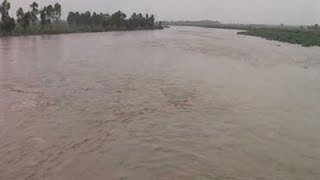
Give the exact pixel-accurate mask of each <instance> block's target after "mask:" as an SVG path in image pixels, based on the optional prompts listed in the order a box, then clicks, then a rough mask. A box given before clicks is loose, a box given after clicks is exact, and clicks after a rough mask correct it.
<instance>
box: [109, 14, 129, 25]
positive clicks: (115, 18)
mask: <svg viewBox="0 0 320 180" xmlns="http://www.w3.org/2000/svg"><path fill="white" fill-rule="evenodd" d="M126 17H127V15H126V14H125V13H123V12H121V11H118V12H116V13H114V14H112V16H111V19H110V20H111V24H112V25H115V26H116V27H117V28H120V27H121V26H124V25H125V20H126Z"/></svg>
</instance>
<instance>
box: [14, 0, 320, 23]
mask: <svg viewBox="0 0 320 180" xmlns="http://www.w3.org/2000/svg"><path fill="white" fill-rule="evenodd" d="M9 1H10V2H11V4H12V10H11V14H15V11H16V9H17V8H18V7H23V8H24V9H25V8H27V7H28V4H31V2H33V1H34V0H9ZM37 2H38V3H39V4H40V6H41V7H42V6H44V5H46V4H49V3H51V4H54V3H56V2H59V3H60V4H62V7H63V13H64V18H65V17H66V14H67V13H68V11H85V10H90V11H96V12H108V13H110V12H114V11H117V10H122V11H124V12H126V13H128V14H129V13H132V12H133V11H136V12H142V13H153V14H155V15H156V17H157V19H159V20H219V21H221V22H226V23H260V24H280V23H284V24H316V23H318V24H320V0H37Z"/></svg>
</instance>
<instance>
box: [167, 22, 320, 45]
mask: <svg viewBox="0 0 320 180" xmlns="http://www.w3.org/2000/svg"><path fill="white" fill-rule="evenodd" d="M164 24H165V25H176V26H195V27H204V28H215V29H235V30H242V32H239V33H237V34H239V35H247V36H256V37H262V38H265V39H267V40H275V41H280V42H286V43H291V44H300V45H302V46H305V47H310V46H320V28H319V26H318V25H314V26H290V25H263V24H223V23H220V22H218V21H177V22H164Z"/></svg>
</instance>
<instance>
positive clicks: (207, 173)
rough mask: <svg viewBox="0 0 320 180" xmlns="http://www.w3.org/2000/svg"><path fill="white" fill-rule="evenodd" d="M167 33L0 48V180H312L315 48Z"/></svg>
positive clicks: (58, 38) (61, 38) (316, 161)
mask: <svg viewBox="0 0 320 180" xmlns="http://www.w3.org/2000/svg"><path fill="white" fill-rule="evenodd" d="M236 32H237V31H234V30H221V29H205V28H193V27H172V28H170V29H166V30H158V31H134V32H108V33H86V34H67V35H53V36H28V37H10V38H1V39H0V110H1V111H0V180H88V179H91V180H109V179H110V180H125V179H129V180H131V179H132V180H144V179H146V180H153V179H154V180H209V179H213V180H225V179H226V180H302V179H303V180H319V179H320V48H318V47H312V48H305V47H301V46H298V45H290V44H285V43H280V42H275V41H267V40H264V39H260V38H256V37H246V36H239V35H236Z"/></svg>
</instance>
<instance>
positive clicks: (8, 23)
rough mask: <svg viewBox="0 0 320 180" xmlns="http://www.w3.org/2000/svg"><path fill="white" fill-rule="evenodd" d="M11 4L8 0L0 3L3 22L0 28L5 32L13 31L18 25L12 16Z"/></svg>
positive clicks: (0, 23)
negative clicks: (10, 12) (10, 13)
mask: <svg viewBox="0 0 320 180" xmlns="http://www.w3.org/2000/svg"><path fill="white" fill-rule="evenodd" d="M10 8H11V6H10V3H9V2H8V1H7V0H4V1H3V2H2V4H1V5H0V14H1V22H0V29H1V30H2V31H4V32H11V31H13V30H14V28H15V27H16V23H15V20H14V19H13V18H11V17H10V15H9V10H10Z"/></svg>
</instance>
